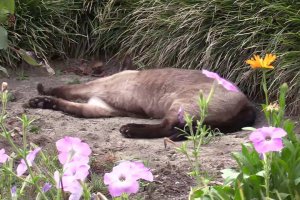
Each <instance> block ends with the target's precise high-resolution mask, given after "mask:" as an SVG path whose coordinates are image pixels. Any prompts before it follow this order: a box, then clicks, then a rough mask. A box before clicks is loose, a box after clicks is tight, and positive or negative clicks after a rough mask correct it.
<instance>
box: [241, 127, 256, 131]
mask: <svg viewBox="0 0 300 200" xmlns="http://www.w3.org/2000/svg"><path fill="white" fill-rule="evenodd" d="M242 130H243V131H255V130H256V128H253V127H244V128H242Z"/></svg>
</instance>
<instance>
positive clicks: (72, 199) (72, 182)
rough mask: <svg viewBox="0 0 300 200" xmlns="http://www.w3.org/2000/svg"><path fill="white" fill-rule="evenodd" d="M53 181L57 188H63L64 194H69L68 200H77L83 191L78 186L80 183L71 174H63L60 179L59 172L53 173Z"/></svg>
mask: <svg viewBox="0 0 300 200" xmlns="http://www.w3.org/2000/svg"><path fill="white" fill-rule="evenodd" d="M54 180H55V182H56V187H57V188H63V189H64V191H65V192H70V193H71V195H70V196H69V200H79V199H80V197H81V195H82V192H83V189H82V186H81V184H80V181H79V180H78V179H77V177H76V176H75V175H72V174H63V175H62V177H60V175H59V172H58V171H55V172H54Z"/></svg>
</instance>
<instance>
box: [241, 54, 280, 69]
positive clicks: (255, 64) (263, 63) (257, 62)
mask: <svg viewBox="0 0 300 200" xmlns="http://www.w3.org/2000/svg"><path fill="white" fill-rule="evenodd" d="M276 58H277V57H276V55H273V54H267V55H266V56H265V58H264V59H262V58H261V57H260V56H258V55H254V57H253V58H251V59H249V60H247V61H246V63H247V64H249V65H250V66H251V67H252V68H253V69H257V68H265V69H274V67H273V66H272V65H271V63H272V62H274V61H275V60H276Z"/></svg>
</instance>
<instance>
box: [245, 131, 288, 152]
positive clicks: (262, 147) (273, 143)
mask: <svg viewBox="0 0 300 200" xmlns="http://www.w3.org/2000/svg"><path fill="white" fill-rule="evenodd" d="M286 134H287V133H286V132H285V130H283V129H282V128H276V127H262V128H259V129H256V130H255V131H253V132H252V133H251V134H250V140H251V141H252V143H253V145H254V148H255V150H256V151H257V152H258V153H267V152H272V151H280V150H281V149H282V148H283V143H282V137H284V136H285V135H286Z"/></svg>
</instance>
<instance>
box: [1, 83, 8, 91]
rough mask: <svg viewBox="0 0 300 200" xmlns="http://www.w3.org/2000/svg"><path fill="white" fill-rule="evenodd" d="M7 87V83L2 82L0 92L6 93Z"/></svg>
mask: <svg viewBox="0 0 300 200" xmlns="http://www.w3.org/2000/svg"><path fill="white" fill-rule="evenodd" d="M7 86H8V84H7V82H2V85H1V91H2V92H4V91H6V90H7Z"/></svg>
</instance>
